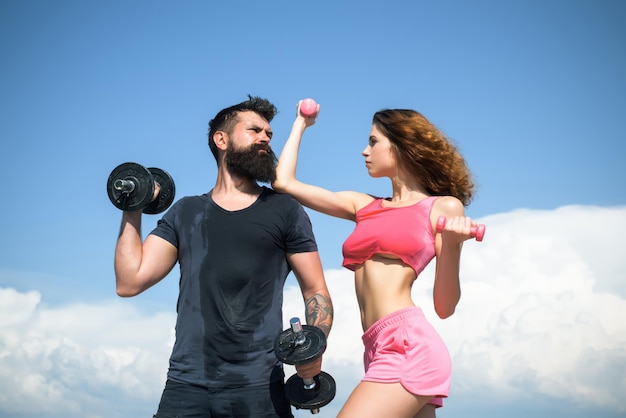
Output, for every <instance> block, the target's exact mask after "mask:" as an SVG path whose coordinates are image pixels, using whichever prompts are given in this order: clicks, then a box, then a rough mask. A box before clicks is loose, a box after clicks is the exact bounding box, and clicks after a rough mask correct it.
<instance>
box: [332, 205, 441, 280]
mask: <svg viewBox="0 0 626 418" xmlns="http://www.w3.org/2000/svg"><path fill="white" fill-rule="evenodd" d="M437 198H438V196H429V197H427V198H425V199H422V200H420V201H419V202H417V203H415V204H413V205H411V206H404V207H383V205H382V202H383V199H376V200H374V201H373V202H371V203H370V204H369V205H367V206H365V207H363V208H361V209H360V210H359V211H358V212H357V213H356V226H355V227H354V231H353V232H352V234H350V236H349V237H348V239H346V241H345V242H344V243H343V266H344V267H346V268H348V269H350V270H355V269H356V268H357V267H358V266H359V265H361V264H363V263H364V262H365V261H366V260H368V259H370V258H371V257H372V256H373V255H374V254H392V255H395V256H396V257H398V258H400V259H401V260H402V261H403V262H404V263H406V264H407V265H409V266H410V267H411V268H413V270H415V274H420V273H421V272H422V270H424V268H425V267H426V266H427V265H428V263H429V262H430V260H432V259H433V257H434V256H435V238H434V236H433V229H432V225H431V222H430V211H431V209H432V207H433V204H434V203H435V200H437Z"/></svg>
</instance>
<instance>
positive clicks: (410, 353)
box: [362, 306, 451, 407]
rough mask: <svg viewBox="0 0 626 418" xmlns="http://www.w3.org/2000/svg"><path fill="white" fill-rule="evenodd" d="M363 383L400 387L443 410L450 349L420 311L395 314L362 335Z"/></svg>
mask: <svg viewBox="0 0 626 418" xmlns="http://www.w3.org/2000/svg"><path fill="white" fill-rule="evenodd" d="M362 338H363V345H364V346H365V353H364V354H363V363H364V365H365V376H364V377H363V381H364V382H376V383H398V382H399V383H401V384H402V386H403V387H404V388H405V389H406V390H407V391H408V392H410V393H412V394H414V395H418V396H432V397H433V399H431V400H430V402H429V403H430V404H433V405H435V406H436V407H440V406H443V399H442V398H447V397H448V392H449V390H450V374H451V360H450V353H449V352H448V348H447V347H446V345H445V344H444V342H443V340H442V339H441V337H440V336H439V334H438V333H437V331H435V329H434V328H433V326H432V325H430V323H429V322H428V321H427V320H426V318H425V317H424V313H423V312H422V310H421V309H420V308H418V307H416V306H415V307H409V308H404V309H400V310H399V311H396V312H393V313H391V314H389V315H387V316H386V317H384V318H381V319H379V320H378V321H376V322H375V323H374V324H373V325H372V326H371V327H369V328H368V329H367V331H365V333H364V334H363V337H362Z"/></svg>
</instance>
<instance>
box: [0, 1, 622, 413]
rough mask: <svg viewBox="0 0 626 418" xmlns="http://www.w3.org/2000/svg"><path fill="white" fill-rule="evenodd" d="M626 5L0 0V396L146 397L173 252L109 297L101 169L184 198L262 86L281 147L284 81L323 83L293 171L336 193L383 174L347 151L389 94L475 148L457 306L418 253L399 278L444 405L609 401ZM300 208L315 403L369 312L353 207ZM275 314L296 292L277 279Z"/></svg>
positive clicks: (591, 404) (57, 402) (164, 353)
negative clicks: (237, 108)
mask: <svg viewBox="0 0 626 418" xmlns="http://www.w3.org/2000/svg"><path fill="white" fill-rule="evenodd" d="M625 18H626V3H625V2H623V1H609V0H599V1H598V0H585V1H583V0H525V1H514V0H510V1H501V0H478V1H465V0H438V1H435V0H432V1H425V0H405V1H401V0H389V1H336V0H335V1H324V0H322V1H316V2H293V1H281V0H277V1H272V2H267V1H266V2H254V1H248V2H246V1H241V2H228V1H198V0H188V1H184V2H166V1H160V0H151V1H144V0H131V1H118V0H112V1H106V2H96V1H93V0H87V1H84V0H80V1H78V0H77V1H70V0H57V1H47V0H46V1H37V0H1V1H0V56H1V57H2V65H1V66H0V138H1V139H2V151H0V178H2V180H3V189H4V193H3V197H2V198H1V199H2V201H1V203H2V204H1V205H0V214H1V216H0V231H2V244H1V245H2V251H1V252H0V416H1V417H5V418H34V417H37V418H53V417H54V418H56V417H63V418H100V417H107V418H137V417H150V416H152V414H153V413H154V412H155V411H156V407H157V404H158V400H159V397H160V394H161V391H162V388H163V384H164V380H165V373H166V371H167V365H168V363H167V362H168V357H169V353H170V349H171V345H172V343H173V340H174V333H173V325H174V321H175V307H176V297H177V285H178V269H177V268H175V269H174V271H172V273H171V274H170V275H169V276H168V277H167V278H166V279H164V280H163V281H162V282H160V283H159V284H157V285H156V286H155V287H153V288H151V289H149V290H148V291H146V292H144V293H143V294H141V295H139V296H137V297H134V298H130V299H121V298H118V297H117V296H116V295H115V286H114V282H115V278H114V275H113V267H112V266H113V251H114V246H115V241H116V238H117V233H118V229H119V224H120V219H121V213H120V212H119V211H118V210H117V209H116V208H115V207H114V206H113V205H112V204H111V203H110V202H109V200H108V197H107V193H106V180H107V177H108V175H109V173H110V172H111V170H112V169H113V168H114V167H115V166H117V165H118V164H120V163H123V162H126V161H133V162H137V163H140V164H143V165H145V166H156V167H160V168H162V169H165V170H167V171H168V172H169V173H170V174H171V175H172V177H173V178H174V179H175V182H176V189H177V197H176V198H177V199H178V198H180V197H182V196H185V195H196V194H202V193H205V192H207V191H209V190H210V189H211V187H212V185H213V184H214V181H215V174H216V168H215V161H214V160H213V157H212V156H211V154H210V151H209V149H208V146H207V138H206V134H207V126H208V121H209V120H210V119H211V118H212V117H213V116H214V115H215V113H217V112H218V111H219V110H220V109H222V108H224V107H226V106H230V105H232V104H234V103H238V102H240V101H242V100H245V99H246V97H247V94H252V95H259V96H263V97H267V98H269V99H270V100H272V101H273V102H274V103H275V104H276V105H277V107H278V108H279V111H280V113H279V114H278V115H277V116H276V118H275V119H274V121H273V122H272V128H273V130H274V134H275V135H274V139H273V141H272V145H273V147H274V149H275V151H276V152H277V153H278V152H279V151H280V150H281V148H282V145H283V144H284V140H285V139H286V137H287V134H288V132H289V129H290V127H291V123H292V121H293V119H294V115H295V109H296V108H295V106H296V103H297V101H298V100H300V99H302V98H305V97H313V98H314V99H315V100H317V101H318V102H319V103H320V105H321V114H320V116H319V119H318V122H317V124H316V125H315V126H314V127H312V128H311V129H309V130H308V131H307V132H306V133H305V138H304V141H303V145H302V147H301V154H300V164H299V167H298V176H299V177H300V179H302V180H303V181H307V182H313V183H315V184H318V185H321V186H324V187H327V188H329V189H332V190H358V191H362V192H368V193H371V194H374V195H379V196H388V195H389V193H390V184H389V182H388V181H387V180H384V179H371V178H369V176H368V175H367V171H366V169H365V167H364V164H363V157H362V156H361V155H360V153H361V150H362V149H363V148H364V147H365V146H366V144H367V138H368V134H369V130H370V127H371V117H372V115H373V113H374V112H376V111H377V110H380V109H383V108H412V109H416V110H418V111H420V112H422V113H423V114H424V115H425V116H426V117H427V118H429V119H430V120H431V121H432V122H433V123H435V124H436V125H437V126H438V127H439V128H441V129H442V130H443V131H444V132H445V133H446V134H447V135H448V136H449V137H450V138H451V139H452V140H453V141H454V142H455V143H456V144H457V146H458V147H459V149H460V150H461V152H462V153H463V155H464V156H465V157H466V159H467V162H468V164H469V166H470V168H471V170H472V172H473V173H474V176H475V180H476V183H477V186H478V193H477V195H476V197H475V199H474V201H473V202H472V204H471V205H470V206H469V207H468V208H467V211H466V212H467V214H468V215H469V216H471V217H472V218H475V219H476V221H478V222H481V223H485V224H486V225H487V233H486V236H485V239H484V241H483V242H482V243H477V242H475V241H469V242H467V244H466V245H465V247H464V251H463V258H462V278H461V279H462V292H463V296H462V299H461V302H460V304H459V306H458V309H457V311H456V313H455V315H454V316H453V317H451V318H448V319H446V320H440V319H438V318H436V315H435V314H434V311H433V304H432V296H431V293H430V292H431V290H432V279H433V269H432V266H429V267H428V268H427V269H426V270H425V271H424V272H423V273H422V275H421V276H420V277H419V278H418V280H417V281H416V283H415V287H414V298H415V302H416V303H417V304H419V305H420V306H422V307H423V309H424V311H425V312H426V315H427V316H428V317H429V319H430V320H431V321H432V323H433V325H434V326H435V327H436V328H437V330H438V331H439V332H440V334H441V335H442V337H443V338H444V340H445V341H446V343H447V344H448V347H449V349H450V352H451V355H452V358H453V380H452V388H451V392H450V397H449V398H448V399H447V400H446V401H445V406H444V408H442V409H440V410H438V413H437V415H438V417H440V418H452V417H461V416H462V417H465V418H478V417H480V418H491V417H493V418H495V417H498V418H499V417H502V416H507V417H511V418H517V417H528V416H534V417H535V418H548V417H550V418H552V417H554V416H568V417H571V418H582V417H585V418H587V417H589V416H594V417H599V418H616V417H625V416H626V406H625V404H624V402H623V394H624V393H626V377H625V376H626V324H625V323H624V320H623V318H624V317H625V316H626V280H625V279H626V277H625V276H626V275H625V273H624V271H626V257H625V255H626V254H625V251H624V244H623V237H624V235H625V234H626V187H625V186H624V181H625V180H626V164H625V163H626V146H625V144H624V142H625V139H626V138H625V134H624V128H623V121H624V114H625V113H626V26H625V25H624V24H623V22H624V19H625ZM309 214H310V217H311V221H312V222H313V225H314V230H315V232H316V235H317V238H318V244H319V251H320V254H321V257H322V262H323V264H324V268H325V271H326V277H327V281H328V285H329V287H330V290H331V294H332V296H333V301H334V303H335V311H336V314H335V327H334V329H333V331H332V333H331V336H330V339H329V346H328V350H327V352H326V354H325V356H324V370H325V371H327V372H328V373H330V374H331V375H333V377H334V378H335V380H336V381H337V384H338V389H337V397H336V398H335V400H334V401H333V402H332V403H331V404H329V405H328V406H326V407H324V408H323V409H322V411H321V413H320V415H319V416H320V418H324V417H333V416H335V414H336V412H337V411H338V410H339V408H340V407H341V405H342V404H343V402H344V401H345V399H346V398H347V396H348V394H349V393H350V391H351V390H352V389H353V388H354V386H355V385H356V384H357V383H358V381H359V379H360V378H361V376H362V374H363V370H362V363H361V352H362V345H361V340H360V336H361V330H360V325H359V321H358V311H357V306H356V302H355V297H354V289H353V282H352V276H351V274H350V272H349V271H347V270H345V269H342V268H341V245H342V243H343V240H344V239H345V238H346V237H347V236H348V234H349V233H350V232H351V230H352V228H353V224H351V223H350V222H347V221H343V220H338V219H333V218H330V217H327V216H325V215H320V214H316V213H312V212H310V211H309ZM159 217H160V215H156V216H155V215H151V216H148V215H146V216H144V225H143V233H144V235H145V234H147V233H149V232H150V230H151V229H152V228H153V227H154V226H155V225H156V222H157V220H158V219H159ZM284 315H285V321H288V319H289V318H290V317H292V316H302V315H303V307H302V302H301V295H300V294H299V291H298V289H297V285H296V282H295V280H294V279H293V277H290V278H289V279H288V281H287V285H286V287H285V306H284ZM291 373H292V369H289V368H287V374H288V376H289V375H290V374H291ZM296 415H297V416H299V417H300V416H301V417H304V416H310V414H309V413H308V412H306V411H298V412H297V413H296Z"/></svg>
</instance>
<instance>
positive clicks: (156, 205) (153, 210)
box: [143, 167, 176, 215]
mask: <svg viewBox="0 0 626 418" xmlns="http://www.w3.org/2000/svg"><path fill="white" fill-rule="evenodd" d="M148 171H150V173H151V174H152V178H153V179H154V181H156V182H157V183H159V186H160V190H159V195H158V196H157V198H156V199H155V200H154V201H153V202H151V203H150V204H149V205H148V206H147V207H146V208H145V209H144V210H143V213H147V214H149V215H156V214H157V213H161V212H163V211H164V210H166V209H167V208H169V207H170V205H171V204H172V202H173V201H174V197H175V196H176V187H175V186H174V179H173V178H172V176H170V175H169V174H168V173H167V172H166V171H165V170H161V169H160V168H155V167H150V168H148Z"/></svg>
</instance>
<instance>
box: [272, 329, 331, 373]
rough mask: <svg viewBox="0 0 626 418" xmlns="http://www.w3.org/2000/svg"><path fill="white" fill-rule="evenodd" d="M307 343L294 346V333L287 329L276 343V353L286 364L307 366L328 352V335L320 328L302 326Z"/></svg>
mask: <svg viewBox="0 0 626 418" xmlns="http://www.w3.org/2000/svg"><path fill="white" fill-rule="evenodd" d="M302 332H303V333H304V336H305V341H304V342H303V343H302V344H300V345H294V332H293V331H292V330H291V329H286V330H285V331H283V332H281V333H280V334H279V335H278V338H276V340H275V341H274V353H275V354H276V357H277V358H278V360H280V361H281V362H283V363H285V364H291V365H294V364H305V363H309V362H311V361H313V360H315V359H317V358H318V357H320V356H321V355H322V354H323V353H324V351H326V335H324V332H323V331H322V330H321V329H319V328H318V327H314V326H312V325H302Z"/></svg>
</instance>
